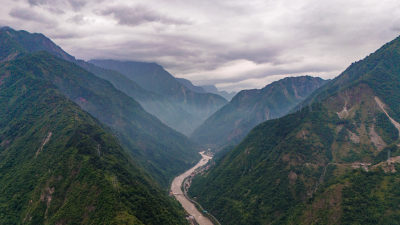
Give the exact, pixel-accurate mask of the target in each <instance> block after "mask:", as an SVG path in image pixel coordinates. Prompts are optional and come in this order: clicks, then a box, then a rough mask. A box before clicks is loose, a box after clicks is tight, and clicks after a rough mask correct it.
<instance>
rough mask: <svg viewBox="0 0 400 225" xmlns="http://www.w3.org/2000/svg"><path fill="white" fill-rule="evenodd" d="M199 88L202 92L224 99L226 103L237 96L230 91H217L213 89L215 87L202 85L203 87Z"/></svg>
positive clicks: (215, 88)
mask: <svg viewBox="0 0 400 225" xmlns="http://www.w3.org/2000/svg"><path fill="white" fill-rule="evenodd" d="M200 87H201V88H203V90H204V91H206V92H208V93H214V94H217V95H221V96H222V97H224V98H225V99H227V100H228V101H230V100H232V98H233V97H234V96H235V95H236V94H237V93H236V92H234V91H231V92H227V91H220V90H218V88H217V87H215V85H203V86H200Z"/></svg>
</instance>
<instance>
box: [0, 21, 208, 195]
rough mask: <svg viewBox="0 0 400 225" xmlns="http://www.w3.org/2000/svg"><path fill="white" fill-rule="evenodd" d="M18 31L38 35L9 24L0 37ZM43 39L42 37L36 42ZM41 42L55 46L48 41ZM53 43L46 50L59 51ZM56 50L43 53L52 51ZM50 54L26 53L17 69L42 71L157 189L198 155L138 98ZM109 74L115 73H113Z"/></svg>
mask: <svg viewBox="0 0 400 225" xmlns="http://www.w3.org/2000/svg"><path fill="white" fill-rule="evenodd" d="M19 33H21V34H19ZM19 35H26V37H24V40H29V35H32V38H33V39H34V38H35V37H36V36H39V37H42V35H36V34H30V33H28V32H25V31H14V30H12V29H11V28H7V29H6V31H0V36H9V37H10V38H11V40H14V39H13V38H12V37H16V36H19ZM45 40H48V39H45ZM0 41H1V40H0ZM27 42H28V41H27ZM43 42H45V41H41V42H38V43H43ZM6 43H12V45H10V46H9V48H13V46H14V45H15V43H18V40H17V39H15V40H14V41H13V42H6ZM46 43H47V42H46ZM32 45H33V44H32ZM47 45H49V46H52V45H54V46H55V44H54V43H52V42H51V43H50V44H47ZM21 46H22V45H21ZM54 46H52V47H51V48H49V49H57V50H58V49H60V48H56V47H54ZM37 48H38V49H43V48H44V47H40V48H39V46H38V47H37ZM22 49H23V48H22ZM19 51H20V52H21V53H19V55H20V56H19V57H23V55H24V54H22V52H25V53H26V52H30V50H29V49H23V50H19ZM33 52H36V51H33ZM57 52H58V51H56V52H54V51H50V52H49V53H50V54H52V55H57ZM50 54H46V52H40V54H39V53H38V54H36V55H34V56H32V58H31V59H30V60H29V61H26V62H25V61H24V63H21V65H20V67H21V68H23V69H25V71H26V72H27V73H40V74H42V76H43V77H45V78H47V79H48V80H49V82H51V83H53V84H54V85H55V86H57V88H58V89H59V91H60V92H61V93H62V94H64V95H65V96H67V97H68V98H69V99H71V100H72V101H74V102H75V103H77V104H78V105H79V106H80V107H81V108H82V109H83V110H85V111H87V112H89V113H90V114H91V115H92V116H94V117H95V118H97V119H98V120H99V121H100V122H102V123H103V124H105V125H107V126H109V127H110V128H111V129H112V131H113V133H114V134H115V135H116V136H117V137H118V139H119V141H120V143H121V144H122V145H123V147H124V148H125V149H127V150H128V152H129V153H130V154H131V155H132V156H133V157H134V159H135V160H136V161H137V162H138V163H139V164H140V165H141V166H142V167H144V168H145V169H146V170H147V171H148V172H149V173H150V174H151V176H152V177H153V178H155V179H156V180H157V181H158V182H159V183H160V184H161V185H162V186H163V187H165V188H166V187H167V186H168V185H169V182H170V181H171V180H172V178H173V177H174V176H176V175H177V174H179V173H181V172H183V171H184V170H186V169H187V168H189V167H191V166H192V165H193V164H194V163H195V162H196V161H197V160H198V159H199V158H200V156H199V154H197V147H196V146H195V145H194V144H193V143H191V142H190V141H189V140H188V139H187V138H186V137H185V136H184V135H182V134H180V133H178V132H176V131H174V130H173V129H171V128H169V127H168V126H166V125H164V124H163V123H162V122H160V121H159V120H158V119H157V118H156V117H154V116H153V115H150V114H149V113H147V112H146V111H145V110H143V108H142V107H141V105H140V104H139V103H138V102H136V101H135V100H134V99H132V98H131V97H129V96H127V95H126V94H124V93H123V92H121V91H119V90H118V89H116V88H115V87H114V86H113V85H112V84H110V83H109V82H108V81H105V80H103V79H100V78H99V77H97V76H95V75H93V74H92V73H90V72H88V71H86V70H84V69H82V68H81V67H79V66H77V65H78V64H79V63H80V64H82V63H81V62H77V61H72V62H68V61H65V60H63V59H60V58H57V57H54V56H51V55H50ZM62 55H67V53H63V54H62ZM4 58H7V56H6V55H0V59H4ZM17 58H18V57H17ZM67 59H70V57H67ZM93 68H94V69H96V70H98V71H100V72H101V71H103V72H105V74H108V75H110V71H105V70H103V69H101V68H95V67H94V66H93ZM100 72H98V74H100ZM114 75H115V76H117V75H118V73H115V74H114ZM121 76H122V75H121Z"/></svg>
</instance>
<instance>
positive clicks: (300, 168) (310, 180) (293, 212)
mask: <svg viewBox="0 0 400 225" xmlns="http://www.w3.org/2000/svg"><path fill="white" fill-rule="evenodd" d="M293 112H294V113H292V114H289V115H287V116H284V117H282V118H279V119H274V120H269V121H267V122H264V123H262V124H261V125H258V126H257V127H255V128H254V129H253V130H252V131H251V132H250V134H249V135H248V136H247V137H246V138H245V139H244V140H243V141H242V142H241V143H240V144H239V145H237V146H236V147H235V148H234V149H233V150H232V151H230V152H229V153H227V154H226V155H225V156H223V157H222V158H220V159H219V160H218V161H217V162H215V166H214V167H213V168H212V169H211V170H210V171H209V172H208V173H206V174H205V175H204V176H202V177H199V178H198V179H196V180H195V181H194V182H193V185H192V187H191V188H190V191H191V195H192V196H193V197H197V201H199V202H200V203H201V204H202V205H203V207H205V208H206V209H207V210H208V211H210V212H211V213H212V214H213V215H214V216H216V217H217V218H218V219H219V220H220V222H221V223H222V224H398V222H399V221H400V217H399V215H400V193H399V190H398V188H397V187H398V185H399V184H400V175H399V173H398V171H399V169H400V166H399V165H400V164H398V163H399V162H400V160H399V159H400V158H399V156H400V149H399V143H400V140H399V130H400V123H399V122H400V38H397V39H395V40H393V41H391V42H390V43H387V44H385V45H384V46H383V47H382V48H380V49H379V50H377V51H376V52H375V53H373V54H371V55H369V56H368V57H366V58H365V59H363V60H361V61H359V62H356V63H353V64H352V65H351V66H349V67H348V68H347V69H346V70H345V71H344V72H343V73H341V74H340V75H339V76H338V77H337V78H335V79H334V80H331V81H329V82H328V83H327V84H326V85H324V86H323V87H321V88H319V89H318V90H317V91H315V92H314V93H313V94H312V95H311V96H309V97H308V98H307V99H306V100H305V101H304V102H303V103H301V105H300V106H299V107H298V108H297V111H296V110H295V111H293Z"/></svg>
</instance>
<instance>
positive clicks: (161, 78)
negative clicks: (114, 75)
mask: <svg viewBox="0 0 400 225" xmlns="http://www.w3.org/2000/svg"><path fill="white" fill-rule="evenodd" d="M90 63H93V64H95V65H97V66H100V67H103V68H106V69H111V70H115V71H118V72H120V73H122V74H123V75H125V76H126V77H128V78H129V79H131V80H133V81H135V82H136V83H137V84H139V85H140V86H141V87H143V88H144V89H146V90H148V91H151V92H154V93H156V94H159V95H161V96H163V97H165V98H166V99H167V101H168V104H169V105H172V106H173V107H174V108H178V109H179V110H176V112H179V111H180V109H182V110H183V111H184V112H186V113H185V115H181V114H174V113H169V114H165V113H163V112H164V111H163V109H158V110H155V111H149V112H150V113H153V114H154V115H158V116H159V117H160V119H161V120H163V121H168V122H166V123H167V124H169V125H171V127H173V128H175V129H177V130H179V131H182V132H183V133H184V134H187V135H189V134H191V132H192V131H193V130H194V129H195V128H196V127H197V126H199V125H200V124H201V123H202V122H203V121H204V120H205V119H206V118H207V117H208V116H210V115H211V114H212V113H214V112H215V111H216V110H218V109H219V108H221V107H222V106H223V105H224V104H225V103H226V100H225V99H224V98H223V97H221V96H219V95H216V94H210V93H197V92H194V91H192V90H190V89H189V88H187V87H186V86H184V85H183V84H181V83H180V82H179V81H178V80H177V79H176V78H175V77H173V76H172V75H171V74H170V73H168V72H167V71H166V70H164V68H162V67H161V66H160V65H157V64H155V63H142V62H120V61H114V60H91V61H90ZM141 103H142V104H146V103H145V101H142V102H141ZM167 112H168V111H167ZM168 115H169V116H168ZM187 115H189V116H187Z"/></svg>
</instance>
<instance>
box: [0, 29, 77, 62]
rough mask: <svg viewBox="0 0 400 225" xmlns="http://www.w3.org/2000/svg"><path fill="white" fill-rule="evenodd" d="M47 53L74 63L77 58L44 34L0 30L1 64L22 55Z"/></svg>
mask: <svg viewBox="0 0 400 225" xmlns="http://www.w3.org/2000/svg"><path fill="white" fill-rule="evenodd" d="M36 51H47V52H51V53H52V54H53V55H55V56H57V57H59V58H62V59H65V60H67V61H73V60H75V58H74V57H73V56H71V55H69V54H68V53H66V52H64V51H63V50H62V49H61V48H60V47H59V46H57V45H56V44H54V43H53V42H52V41H51V40H50V39H49V38H47V37H46V36H44V35H43V34H37V33H34V34H31V33H29V32H27V31H23V30H21V31H15V30H13V29H12V28H10V27H1V28H0V62H3V61H7V60H12V59H15V58H17V57H18V56H20V55H23V54H26V53H30V52H36Z"/></svg>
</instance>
